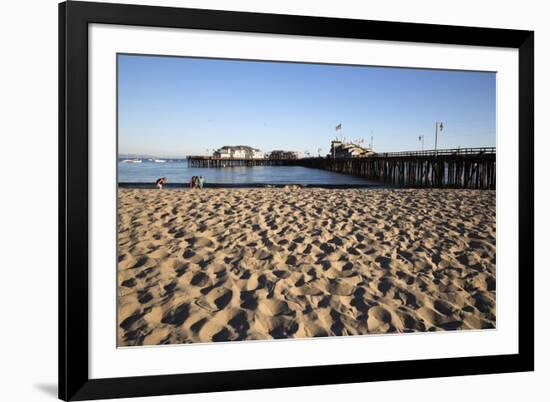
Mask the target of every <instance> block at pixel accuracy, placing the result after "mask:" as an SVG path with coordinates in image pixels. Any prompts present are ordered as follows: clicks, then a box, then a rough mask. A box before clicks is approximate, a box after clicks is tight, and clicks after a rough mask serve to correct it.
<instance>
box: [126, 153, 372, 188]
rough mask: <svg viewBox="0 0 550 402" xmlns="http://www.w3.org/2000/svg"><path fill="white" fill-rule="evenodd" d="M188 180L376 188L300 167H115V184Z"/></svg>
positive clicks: (360, 180)
mask: <svg viewBox="0 0 550 402" xmlns="http://www.w3.org/2000/svg"><path fill="white" fill-rule="evenodd" d="M192 176H202V177H204V179H205V182H206V183H210V184H213V183H216V184H244V185H250V184H316V185H327V184H329V185H375V184H377V183H374V182H372V181H369V180H366V179H363V178H360V177H354V176H348V175H345V174H341V173H334V172H329V171H325V170H320V169H310V168H305V167H300V166H254V167H231V168H189V167H187V160H185V159H181V160H168V161H166V162H164V163H157V162H153V161H149V160H147V159H143V162H142V163H127V162H122V161H119V163H118V182H119V183H154V182H155V181H156V180H157V179H158V178H159V177H166V179H167V181H168V183H182V184H183V183H185V184H187V183H189V181H190V180H191V177H192Z"/></svg>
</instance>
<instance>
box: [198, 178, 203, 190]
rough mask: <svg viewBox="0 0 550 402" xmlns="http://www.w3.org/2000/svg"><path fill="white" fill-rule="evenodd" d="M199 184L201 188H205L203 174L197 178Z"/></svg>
mask: <svg viewBox="0 0 550 402" xmlns="http://www.w3.org/2000/svg"><path fill="white" fill-rule="evenodd" d="M197 184H198V185H199V188H201V189H202V188H203V187H204V178H203V177H202V176H199V177H198V178H197Z"/></svg>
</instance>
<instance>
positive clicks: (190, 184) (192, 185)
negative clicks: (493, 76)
mask: <svg viewBox="0 0 550 402" xmlns="http://www.w3.org/2000/svg"><path fill="white" fill-rule="evenodd" d="M195 187H197V176H193V177H191V182H190V183H189V188H191V189H193V188H195Z"/></svg>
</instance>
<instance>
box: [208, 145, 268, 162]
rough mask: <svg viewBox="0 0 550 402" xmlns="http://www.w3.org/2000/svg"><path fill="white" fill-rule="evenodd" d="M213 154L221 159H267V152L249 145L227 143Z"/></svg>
mask: <svg viewBox="0 0 550 402" xmlns="http://www.w3.org/2000/svg"><path fill="white" fill-rule="evenodd" d="M212 156H213V157H214V158H220V159H265V153H263V152H262V151H260V150H259V149H256V148H252V147H249V146H248V145H225V146H223V147H221V148H220V149H218V150H216V151H215V152H214V153H213V155H212Z"/></svg>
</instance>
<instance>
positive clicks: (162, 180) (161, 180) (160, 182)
mask: <svg viewBox="0 0 550 402" xmlns="http://www.w3.org/2000/svg"><path fill="white" fill-rule="evenodd" d="M155 184H156V185H157V188H158V189H159V190H162V186H164V185H165V184H166V177H161V178H159V179H157V181H156V182H155Z"/></svg>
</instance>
